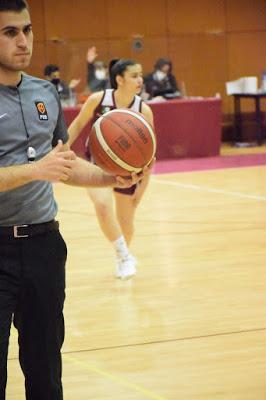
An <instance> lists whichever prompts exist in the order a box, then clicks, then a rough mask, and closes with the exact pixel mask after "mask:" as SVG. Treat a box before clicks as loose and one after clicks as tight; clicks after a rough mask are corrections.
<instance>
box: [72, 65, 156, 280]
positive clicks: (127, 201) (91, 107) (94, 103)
mask: <svg viewBox="0 0 266 400" xmlns="http://www.w3.org/2000/svg"><path fill="white" fill-rule="evenodd" d="M110 82H111V88H112V89H106V90H105V91H101V92H97V93H94V94H92V95H91V96H90V97H89V98H88V100H87V101H86V103H85V104H84V105H83V107H82V109H81V111H80V113H79V115H78V116H77V117H76V119H75V120H74V121H73V122H72V124H71V125H70V127H69V136H70V139H69V143H70V145H71V144H72V143H73V142H74V141H75V140H76V138H77V137H78V135H79V134H80V132H81V131H82V129H83V128H84V127H85V125H86V124H87V122H88V121H89V120H92V122H95V121H96V119H97V118H98V117H100V116H101V115H102V114H104V113H105V112H107V111H110V110H113V109H115V108H128V109H131V110H134V111H138V112H141V113H142V114H143V115H144V117H145V118H146V120H147V121H148V122H149V123H150V124H151V125H152V126H153V115H152V111H151V109H150V107H149V106H148V105H147V104H145V103H143V102H142V100H141V98H140V97H139V96H138V95H137V94H138V93H140V91H141V88H142V85H143V78H142V67H141V65H140V64H138V63H136V62H135V61H132V60H113V61H112V62H111V63H110ZM148 180H149V177H145V178H144V179H143V180H142V181H141V183H140V184H138V185H137V186H136V185H134V186H132V187H131V188H129V189H122V190H121V189H114V191H112V189H109V188H100V189H99V188H97V189H95V188H93V189H92V188H90V189H88V193H89V196H90V198H91V199H92V201H93V204H94V207H95V210H96V214H97V218H98V221H99V224H100V227H101V229H102V231H103V233H104V235H105V236H106V237H107V239H108V240H109V241H110V242H111V243H112V244H113V247H114V250H115V254H116V276H117V277H118V278H120V279H128V278H131V277H132V276H133V275H135V274H136V260H135V258H134V257H133V256H132V255H131V254H130V252H129V249H128V247H129V245H130V243H131V240H132V236H133V232H134V216H135V211H136V207H137V205H138V204H139V202H140V199H141V198H142V196H143V193H144V191H145V189H146V187H147V184H148ZM113 193H114V198H115V211H116V212H114V207H113Z"/></svg>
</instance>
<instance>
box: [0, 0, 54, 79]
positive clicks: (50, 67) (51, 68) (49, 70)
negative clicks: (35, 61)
mask: <svg viewBox="0 0 266 400" xmlns="http://www.w3.org/2000/svg"><path fill="white" fill-rule="evenodd" d="M0 1H1V0H0ZM59 70H60V68H59V67H58V65H55V64H48V65H46V67H45V68H44V71H43V73H44V75H45V76H50V75H51V74H52V73H53V72H57V71H59Z"/></svg>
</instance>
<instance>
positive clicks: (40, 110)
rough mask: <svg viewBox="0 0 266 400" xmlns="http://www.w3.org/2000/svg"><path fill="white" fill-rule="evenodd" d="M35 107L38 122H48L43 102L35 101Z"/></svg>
mask: <svg viewBox="0 0 266 400" xmlns="http://www.w3.org/2000/svg"><path fill="white" fill-rule="evenodd" d="M35 105H36V108H37V111H38V114H39V120H41V121H47V120H48V114H47V110H46V107H45V104H44V102H43V101H35Z"/></svg>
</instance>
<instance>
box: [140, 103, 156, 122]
mask: <svg viewBox="0 0 266 400" xmlns="http://www.w3.org/2000/svg"><path fill="white" fill-rule="evenodd" d="M141 114H143V115H144V117H145V118H146V120H147V121H148V122H149V123H150V125H151V126H152V127H153V128H154V121H153V112H152V109H151V108H150V106H148V104H146V103H142V107H141Z"/></svg>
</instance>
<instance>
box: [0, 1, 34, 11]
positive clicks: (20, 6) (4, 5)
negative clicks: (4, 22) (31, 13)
mask: <svg viewBox="0 0 266 400" xmlns="http://www.w3.org/2000/svg"><path fill="white" fill-rule="evenodd" d="M25 8H27V9H29V6H28V3H27V1H26V0H0V12H3V11H15V12H20V11H22V10H24V9H25Z"/></svg>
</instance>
